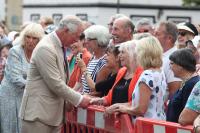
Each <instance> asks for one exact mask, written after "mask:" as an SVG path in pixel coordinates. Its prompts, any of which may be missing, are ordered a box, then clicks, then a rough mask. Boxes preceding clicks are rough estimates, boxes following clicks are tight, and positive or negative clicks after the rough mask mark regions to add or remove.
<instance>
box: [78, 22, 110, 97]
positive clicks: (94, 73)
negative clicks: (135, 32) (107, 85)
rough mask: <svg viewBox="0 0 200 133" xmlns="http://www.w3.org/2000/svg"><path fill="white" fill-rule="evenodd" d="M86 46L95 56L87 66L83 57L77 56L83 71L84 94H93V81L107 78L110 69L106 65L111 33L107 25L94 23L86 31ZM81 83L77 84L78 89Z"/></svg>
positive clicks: (96, 81)
mask: <svg viewBox="0 0 200 133" xmlns="http://www.w3.org/2000/svg"><path fill="white" fill-rule="evenodd" d="M84 34H85V42H84V44H85V47H86V48H87V49H88V50H89V51H90V52H91V53H92V54H93V57H92V58H91V60H90V61H89V63H88V65H87V66H86V65H85V63H84V61H83V60H82V59H81V58H79V57H78V58H77V63H78V65H79V67H80V68H81V71H82V73H83V75H82V78H81V81H82V90H81V92H82V93H83V94H91V95H93V94H92V93H94V92H95V89H94V87H93V86H89V84H91V83H98V82H99V81H102V80H104V79H106V77H107V76H108V74H109V69H108V68H107V67H106V58H105V57H106V56H105V55H106V54H105V52H106V48H107V45H108V43H109V40H110V34H109V31H108V29H107V28H106V27H104V26H101V25H93V26H90V27H89V28H87V29H86V30H85V31H84ZM79 87H80V85H77V84H76V85H75V87H74V89H75V90H77V89H78V88H79Z"/></svg>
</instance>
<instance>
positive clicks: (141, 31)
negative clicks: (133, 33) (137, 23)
mask: <svg viewBox="0 0 200 133" xmlns="http://www.w3.org/2000/svg"><path fill="white" fill-rule="evenodd" d="M147 32H149V30H138V31H137V33H147Z"/></svg>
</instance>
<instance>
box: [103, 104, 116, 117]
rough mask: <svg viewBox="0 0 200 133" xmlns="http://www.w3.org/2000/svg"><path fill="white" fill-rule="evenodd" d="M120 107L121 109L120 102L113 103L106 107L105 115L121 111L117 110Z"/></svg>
mask: <svg viewBox="0 0 200 133" xmlns="http://www.w3.org/2000/svg"><path fill="white" fill-rule="evenodd" d="M118 109H119V104H118V103H116V104H113V105H111V106H109V107H107V108H106V109H105V115H109V114H113V113H114V112H116V113H119V112H117V110H118Z"/></svg>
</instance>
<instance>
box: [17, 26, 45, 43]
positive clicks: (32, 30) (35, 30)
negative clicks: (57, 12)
mask: <svg viewBox="0 0 200 133" xmlns="http://www.w3.org/2000/svg"><path fill="white" fill-rule="evenodd" d="M27 35H28V36H32V37H36V38H38V39H39V40H41V39H42V37H43V36H44V29H43V28H42V26H41V25H40V24H36V23H31V24H29V25H27V26H26V27H25V28H24V29H23V31H22V32H21V33H20V41H21V45H22V46H24V45H25V44H24V39H25V36H27Z"/></svg>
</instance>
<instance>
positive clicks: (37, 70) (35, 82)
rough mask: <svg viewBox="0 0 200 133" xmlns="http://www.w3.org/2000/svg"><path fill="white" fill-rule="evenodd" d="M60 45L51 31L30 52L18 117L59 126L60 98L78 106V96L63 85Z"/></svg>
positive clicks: (62, 61) (60, 115) (79, 97)
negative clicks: (31, 52)
mask: <svg viewBox="0 0 200 133" xmlns="http://www.w3.org/2000/svg"><path fill="white" fill-rule="evenodd" d="M67 79H68V77H67V76H66V72H65V70H64V56H63V51H62V45H61V42H60V40H59V39H58V37H57V35H56V33H55V32H53V33H51V34H50V35H48V36H46V37H44V38H43V39H42V40H41V41H40V42H39V44H38V45H37V46H36V48H35V49H34V51H33V54H32V58H31V62H30V68H29V72H28V77H27V84H26V87H25V91H24V95H23V99H22V105H21V108H20V114H19V116H20V118H21V119H23V120H28V121H40V122H42V123H45V124H47V125H51V126H59V125H60V124H61V123H62V121H63V110H64V101H65V100H66V101H67V102H69V103H71V104H73V105H75V106H76V105H78V104H79V102H80V100H81V98H82V96H81V94H79V93H77V92H75V91H74V90H72V89H71V88H69V87H68V86H67V85H66V80H67Z"/></svg>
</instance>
